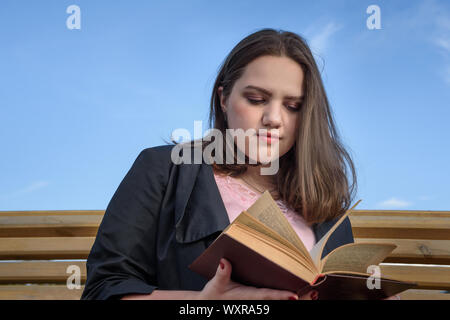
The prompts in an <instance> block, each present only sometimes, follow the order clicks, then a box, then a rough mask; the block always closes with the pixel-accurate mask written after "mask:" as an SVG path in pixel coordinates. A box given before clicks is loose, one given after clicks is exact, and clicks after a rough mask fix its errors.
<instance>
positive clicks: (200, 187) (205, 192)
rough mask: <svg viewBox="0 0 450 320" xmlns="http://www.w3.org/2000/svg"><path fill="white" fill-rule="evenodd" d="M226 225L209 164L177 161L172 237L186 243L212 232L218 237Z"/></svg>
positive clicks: (222, 206)
mask: <svg viewBox="0 0 450 320" xmlns="http://www.w3.org/2000/svg"><path fill="white" fill-rule="evenodd" d="M229 224H230V219H229V218H228V214H227V211H226V208H225V205H224V203H223V201H222V197H221V195H220V192H219V189H218V188H217V184H216V181H215V179H214V172H213V169H212V166H211V165H209V164H206V163H202V164H181V165H180V166H179V172H178V181H177V187H176V197H175V228H176V240H177V241H178V242H179V243H190V242H194V241H198V240H200V239H202V238H205V237H208V236H210V235H212V234H214V233H217V236H218V235H219V234H220V232H222V231H223V230H224V229H225V228H226V227H227V226H228V225H229Z"/></svg>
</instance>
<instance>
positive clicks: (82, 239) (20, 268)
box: [0, 210, 450, 299]
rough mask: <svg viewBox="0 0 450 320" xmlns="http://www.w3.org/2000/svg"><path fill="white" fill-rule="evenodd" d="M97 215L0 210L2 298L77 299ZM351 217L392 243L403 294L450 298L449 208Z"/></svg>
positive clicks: (362, 237) (390, 265)
mask: <svg viewBox="0 0 450 320" xmlns="http://www.w3.org/2000/svg"><path fill="white" fill-rule="evenodd" d="M103 214H104V211H103V210H96V211H84V210H80V211H0V299H79V298H80V296H81V293H82V289H83V284H84V282H85V280H86V265H85V263H86V258H87V256H88V254H89V251H90V249H91V247H92V244H93V243H94V239H95V235H96V233H97V229H98V226H99V224H100V222H101V219H102V217H103ZM350 220H351V223H352V227H353V234H354V237H355V241H356V242H358V241H364V242H369V241H372V242H389V243H395V244H396V245H397V246H398V247H397V248H396V249H395V250H394V251H393V252H392V254H391V255H390V256H389V257H388V258H387V259H386V260H385V261H384V263H383V264H381V272H382V275H384V276H391V277H394V278H396V279H403V280H407V281H411V280H414V281H416V282H418V283H419V287H418V288H417V290H408V291H406V292H404V293H403V294H402V297H403V298H404V299H450V294H448V293H445V292H446V291H447V290H450V212H449V211H380V210H356V211H355V212H354V213H352V214H351V216H350ZM418 264H419V265H418ZM74 266H75V267H74ZM77 267H78V268H79V270H80V272H81V288H80V289H76V288H74V289H69V288H68V287H67V279H68V278H69V277H70V276H71V275H73V274H74V272H76V268H77ZM74 270H75V271H74ZM70 282H71V283H73V281H70Z"/></svg>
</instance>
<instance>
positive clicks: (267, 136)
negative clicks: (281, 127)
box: [257, 132, 280, 143]
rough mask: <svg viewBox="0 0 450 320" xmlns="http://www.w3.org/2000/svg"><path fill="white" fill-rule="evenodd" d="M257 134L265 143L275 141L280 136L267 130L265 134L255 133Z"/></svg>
mask: <svg viewBox="0 0 450 320" xmlns="http://www.w3.org/2000/svg"><path fill="white" fill-rule="evenodd" d="M257 136H258V137H259V138H261V139H264V140H266V141H267V143H271V142H276V141H278V140H280V137H279V136H278V135H277V134H275V133H270V132H267V134H257Z"/></svg>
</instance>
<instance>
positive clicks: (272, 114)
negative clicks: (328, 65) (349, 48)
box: [218, 56, 304, 163]
mask: <svg viewBox="0 0 450 320" xmlns="http://www.w3.org/2000/svg"><path fill="white" fill-rule="evenodd" d="M303 76H304V75H303V70H302V68H301V67H300V65H299V64H298V63H297V62H295V61H294V60H292V59H290V58H288V57H275V56H262V57H258V58H257V59H255V60H253V61H252V62H251V63H249V64H248V65H247V67H246V68H245V71H244V73H243V75H242V76H241V77H240V78H239V79H238V80H237V81H236V82H235V83H234V86H233V88H232V91H231V93H230V96H229V97H228V99H227V100H226V101H225V97H224V96H223V94H222V90H223V87H219V88H218V94H219V97H220V101H221V107H222V109H223V111H224V112H226V117H227V120H228V128H229V129H239V128H240V129H243V131H247V130H248V129H254V130H255V131H256V133H255V134H254V135H253V137H252V138H251V139H250V138H248V136H247V137H246V138H245V145H244V144H243V143H239V139H237V146H238V148H239V149H240V150H241V151H243V149H244V148H245V154H246V155H247V156H248V157H249V158H251V159H254V160H258V161H260V162H261V160H262V159H261V157H260V155H263V157H264V159H265V160H263V161H262V162H263V163H266V162H267V159H270V160H269V161H272V160H274V159H275V158H276V157H281V156H283V155H284V154H285V153H286V152H288V151H289V150H290V149H291V148H292V146H293V145H294V143H295V139H296V136H297V129H298V128H297V118H298V115H299V110H300V107H301V102H302V98H301V97H302V95H303V91H302V88H303ZM260 129H266V130H267V132H272V133H278V135H279V138H276V137H275V135H274V134H273V135H272V136H271V138H270V139H267V138H266V137H264V131H260ZM241 141H242V140H241ZM251 141H253V143H252V142H251ZM255 141H256V142H257V143H256V144H255V143H254V142H255ZM235 142H236V139H235ZM255 148H256V151H257V153H256V154H257V155H258V157H257V159H255V158H254V157H253V155H254V154H255V153H252V152H249V150H250V149H252V150H253V151H254V150H255ZM271 148H277V149H278V154H276V153H273V150H275V149H272V150H271Z"/></svg>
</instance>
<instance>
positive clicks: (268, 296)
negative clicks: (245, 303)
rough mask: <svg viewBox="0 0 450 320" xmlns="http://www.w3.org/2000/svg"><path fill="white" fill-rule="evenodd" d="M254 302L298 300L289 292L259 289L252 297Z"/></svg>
mask: <svg viewBox="0 0 450 320" xmlns="http://www.w3.org/2000/svg"><path fill="white" fill-rule="evenodd" d="M253 299H255V300H298V296H297V295H296V294H295V293H293V292H291V291H284V290H276V289H268V288H259V289H257V290H256V294H255V295H254V298H253Z"/></svg>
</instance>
